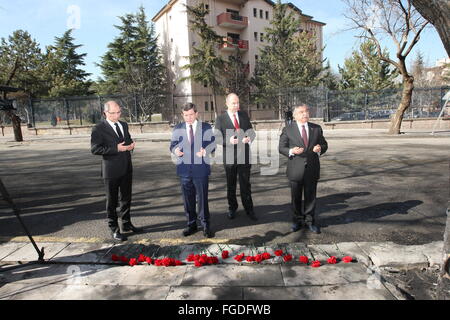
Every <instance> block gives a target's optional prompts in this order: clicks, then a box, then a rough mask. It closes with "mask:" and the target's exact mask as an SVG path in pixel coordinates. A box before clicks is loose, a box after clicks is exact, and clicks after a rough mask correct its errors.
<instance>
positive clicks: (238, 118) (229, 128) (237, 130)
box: [215, 93, 257, 221]
mask: <svg viewBox="0 0 450 320" xmlns="http://www.w3.org/2000/svg"><path fill="white" fill-rule="evenodd" d="M226 105H227V111H226V112H225V113H223V114H221V115H220V116H218V117H217V119H216V122H215V129H216V134H217V135H218V136H217V138H220V140H222V142H223V163H224V166H225V174H226V178H227V199H228V218H229V219H234V218H235V216H236V210H237V208H238V202H237V198H236V184H237V177H239V186H240V191H241V200H242V205H243V206H244V209H245V211H246V213H247V215H248V217H249V218H250V219H252V220H253V221H256V220H257V218H256V215H255V212H254V210H253V200H252V191H251V184H250V169H251V162H250V143H251V142H252V141H253V140H254V139H255V137H256V133H255V131H254V130H253V126H252V124H251V122H250V118H249V117H248V115H247V114H246V113H245V112H243V111H240V110H239V97H238V96H237V95H236V94H235V93H230V94H229V95H227V97H226Z"/></svg>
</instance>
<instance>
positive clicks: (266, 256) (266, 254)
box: [262, 252, 270, 260]
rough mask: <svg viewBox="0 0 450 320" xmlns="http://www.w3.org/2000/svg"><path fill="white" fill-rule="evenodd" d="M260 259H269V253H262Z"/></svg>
mask: <svg viewBox="0 0 450 320" xmlns="http://www.w3.org/2000/svg"><path fill="white" fill-rule="evenodd" d="M262 258H263V259H264V260H267V259H270V253H268V252H264V253H263V254H262Z"/></svg>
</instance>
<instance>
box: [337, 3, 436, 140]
mask: <svg viewBox="0 0 450 320" xmlns="http://www.w3.org/2000/svg"><path fill="white" fill-rule="evenodd" d="M343 1H344V3H345V4H346V5H347V7H348V10H347V11H346V12H347V13H346V14H344V16H345V17H346V18H348V19H350V20H351V21H352V24H353V28H355V29H359V30H361V34H360V36H359V37H361V38H364V39H370V40H372V41H373V42H374V43H375V44H376V46H377V54H378V57H379V58H380V59H381V60H383V61H386V62H388V63H390V64H391V65H393V66H394V68H396V69H397V70H398V72H399V73H400V74H401V76H402V81H403V91H402V97H401V101H400V105H399V106H398V108H397V111H396V113H395V115H394V117H393V118H392V120H391V125H390V128H389V133H390V134H399V133H400V128H401V124H402V120H403V114H404V113H405V111H406V110H407V109H408V108H409V106H410V105H411V98H412V92H413V89H414V77H413V75H412V74H411V73H410V72H409V71H408V69H407V66H406V57H407V56H408V55H409V54H410V52H411V50H412V49H413V47H414V45H415V44H416V43H417V42H418V41H419V39H420V34H421V33H422V31H423V30H424V29H425V27H426V26H427V25H428V24H429V22H428V21H427V20H425V19H424V18H423V17H422V16H421V15H420V14H419V13H418V12H417V10H416V9H415V8H414V7H413V6H412V4H411V0H343ZM385 36H388V37H389V38H391V40H392V41H393V42H394V43H395V45H396V48H397V50H396V57H397V59H396V60H394V59H391V58H389V57H388V56H386V55H385V54H384V52H383V50H382V49H381V43H380V41H381V39H382V38H383V37H385Z"/></svg>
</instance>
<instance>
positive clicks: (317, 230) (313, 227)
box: [308, 224, 320, 234]
mask: <svg viewBox="0 0 450 320" xmlns="http://www.w3.org/2000/svg"><path fill="white" fill-rule="evenodd" d="M308 229H309V231H311V232H314V233H316V234H319V233H320V228H319V227H318V226H316V225H314V224H310V225H309V226H308Z"/></svg>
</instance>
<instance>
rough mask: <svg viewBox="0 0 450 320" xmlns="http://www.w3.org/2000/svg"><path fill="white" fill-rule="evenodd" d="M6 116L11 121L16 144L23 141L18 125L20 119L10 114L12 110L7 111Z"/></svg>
mask: <svg viewBox="0 0 450 320" xmlns="http://www.w3.org/2000/svg"><path fill="white" fill-rule="evenodd" d="M6 115H7V116H8V117H9V118H10V119H11V123H12V126H13V131H14V139H15V140H16V141H17V142H21V141H23V136H22V127H21V125H20V122H21V121H20V117H18V116H17V115H16V114H14V112H12V110H7V111H6Z"/></svg>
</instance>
